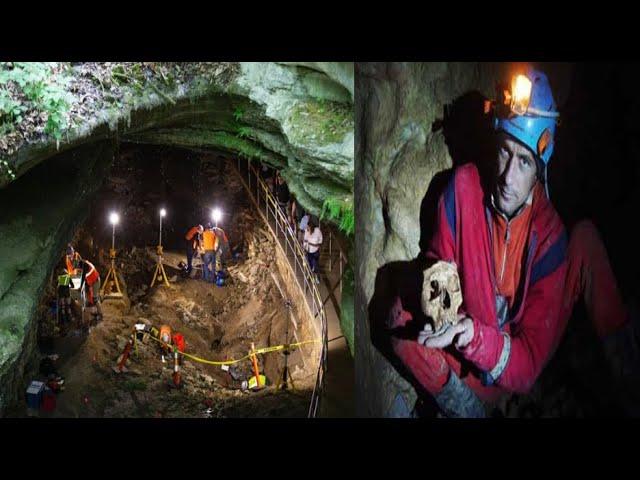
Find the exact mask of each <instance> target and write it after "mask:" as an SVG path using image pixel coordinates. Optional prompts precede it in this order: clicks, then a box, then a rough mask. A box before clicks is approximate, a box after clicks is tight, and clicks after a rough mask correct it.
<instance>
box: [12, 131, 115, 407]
mask: <svg viewBox="0 0 640 480" xmlns="http://www.w3.org/2000/svg"><path fill="white" fill-rule="evenodd" d="M113 153H114V145H113V144H112V143H111V142H98V143H95V144H93V145H90V146H84V147H81V148H78V149H76V150H73V151H70V152H65V153H63V154H60V155H57V156H55V157H54V158H52V159H51V160H50V161H49V162H47V163H45V164H42V165H40V166H38V167H36V168H34V169H33V170H31V171H30V172H29V173H28V174H26V175H24V176H23V177H22V178H20V179H19V180H18V181H16V182H13V183H12V184H11V185H10V186H9V187H8V188H5V189H2V190H0V205H2V208H1V209H0V239H2V241H0V259H1V260H0V266H1V268H0V416H1V415H2V412H3V411H4V409H5V408H6V407H7V406H8V405H10V404H11V403H12V402H13V401H16V400H17V399H18V398H20V395H22V394H23V393H24V391H23V387H25V388H26V385H23V383H22V376H23V374H24V373H25V369H26V370H28V369H29V368H31V366H32V363H33V360H34V358H33V353H34V350H35V344H36V331H37V321H35V319H34V316H35V314H36V309H37V306H38V302H39V300H40V297H41V294H42V289H43V288H44V285H45V282H46V281H48V280H49V278H50V273H51V270H52V268H53V267H54V265H55V264H56V263H57V262H58V261H59V260H60V257H59V255H60V252H61V251H63V247H64V245H65V243H66V241H67V239H68V238H69V237H70V235H71V233H72V231H73V230H74V229H75V228H76V227H77V226H78V225H80V224H81V223H82V221H83V220H84V218H85V216H86V215H87V213H88V211H89V208H88V207H89V205H90V202H91V200H92V197H93V195H94V194H95V193H96V191H97V190H98V187H99V186H100V184H101V181H102V178H103V177H104V175H105V173H106V171H107V169H108V167H109V165H110V164H111V162H112V161H113ZM53 273H54V275H57V274H58V273H59V272H53Z"/></svg>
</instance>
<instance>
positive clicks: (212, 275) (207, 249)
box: [202, 222, 218, 283]
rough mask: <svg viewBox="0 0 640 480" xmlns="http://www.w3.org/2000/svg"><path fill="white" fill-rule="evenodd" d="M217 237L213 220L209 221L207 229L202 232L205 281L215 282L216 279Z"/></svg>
mask: <svg viewBox="0 0 640 480" xmlns="http://www.w3.org/2000/svg"><path fill="white" fill-rule="evenodd" d="M217 243H218V242H217V237H216V234H215V232H214V231H213V225H212V224H211V222H209V223H207V229H206V230H205V231H204V232H203V233H202V248H203V250H204V255H203V256H202V262H203V263H202V275H203V278H204V281H205V282H209V283H214V282H215V281H216V248H217Z"/></svg>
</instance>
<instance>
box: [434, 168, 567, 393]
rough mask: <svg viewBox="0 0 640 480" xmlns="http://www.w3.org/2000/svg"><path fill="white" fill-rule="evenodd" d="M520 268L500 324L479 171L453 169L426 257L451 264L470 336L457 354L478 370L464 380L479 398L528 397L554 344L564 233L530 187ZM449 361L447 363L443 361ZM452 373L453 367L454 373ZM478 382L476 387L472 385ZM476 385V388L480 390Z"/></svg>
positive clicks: (548, 205)
mask: <svg viewBox="0 0 640 480" xmlns="http://www.w3.org/2000/svg"><path fill="white" fill-rule="evenodd" d="M536 190H537V194H536V195H535V196H534V199H533V205H532V212H531V217H532V218H531V227H530V231H529V235H528V238H527V245H526V248H525V252H526V253H525V263H524V264H523V267H522V275H521V281H520V284H519V286H518V289H517V291H516V297H515V301H514V302H513V306H512V307H511V308H510V309H509V312H508V320H507V321H506V323H505V324H504V325H503V326H502V328H501V327H500V326H499V321H498V315H497V306H496V292H497V287H496V276H495V262H494V258H493V249H492V245H491V241H492V240H491V238H492V235H491V232H490V225H491V223H490V221H489V215H490V211H489V210H488V208H489V206H488V205H489V204H490V201H489V198H488V197H485V194H484V192H483V189H482V187H481V183H480V176H479V173H478V170H477V168H476V166H475V165H473V164H466V165H463V166H461V167H458V168H457V169H456V170H455V172H454V175H453V177H452V179H451V181H450V183H449V185H448V186H447V188H446V189H445V191H444V193H443V195H442V196H441V198H440V200H439V204H438V214H437V220H436V231H435V232H434V235H433V237H432V239H431V243H430V244H429V249H428V251H427V257H428V258H431V259H441V260H446V261H453V262H455V263H456V265H457V266H458V272H459V274H460V282H461V286H462V293H463V304H462V306H461V308H460V311H461V312H465V313H467V314H468V315H469V316H470V317H471V318H472V320H473V326H474V337H473V339H472V340H471V342H470V343H469V345H467V347H465V348H464V349H462V350H461V351H460V352H458V353H457V354H454V355H450V354H449V353H447V356H451V357H455V356H457V355H462V357H463V358H464V359H466V360H468V361H469V362H471V363H472V364H473V365H475V366H476V367H477V369H478V372H474V371H473V370H472V371H471V373H470V375H472V376H474V377H476V379H475V381H474V379H469V380H466V381H467V383H468V384H469V385H470V386H471V387H472V388H474V390H476V392H477V393H480V396H481V398H482V397H484V398H487V397H494V395H495V394H496V392H495V391H494V392H490V391H486V389H489V390H495V389H496V386H497V387H500V388H499V389H498V390H503V389H504V390H508V391H514V392H519V393H525V392H527V391H528V390H529V389H530V388H531V387H532V385H533V384H534V382H535V380H536V378H537V377H538V375H539V374H540V372H541V371H542V368H543V367H544V365H545V364H546V362H547V361H548V360H549V358H550V357H551V354H552V353H553V351H554V350H555V348H556V347H557V344H558V341H559V340H560V336H561V334H562V331H561V328H560V322H559V319H560V312H561V305H562V301H563V287H564V282H565V275H566V270H567V261H566V249H567V235H566V231H565V229H564V226H563V225H562V222H561V220H560V217H559V216H558V214H557V213H556V211H555V209H554V208H553V205H552V204H551V202H550V201H549V199H547V197H546V196H545V195H544V193H543V192H542V190H543V189H536ZM448 361H449V360H448ZM456 370H458V368H456ZM478 379H479V380H480V382H477V380H478ZM479 383H480V384H481V385H479Z"/></svg>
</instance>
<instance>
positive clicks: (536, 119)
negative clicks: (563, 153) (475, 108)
mask: <svg viewBox="0 0 640 480" xmlns="http://www.w3.org/2000/svg"><path fill="white" fill-rule="evenodd" d="M507 101H509V102H510V108H509V111H508V113H505V114H502V115H500V114H498V115H496V117H495V119H494V128H495V130H496V131H503V132H506V133H508V134H509V135H511V136H513V137H514V138H516V139H517V140H519V141H520V142H522V143H523V144H525V145H526V146H527V147H529V149H530V150H531V151H532V152H533V154H534V155H535V156H536V157H537V158H538V159H539V160H540V161H542V166H543V167H544V170H545V173H546V167H547V165H548V164H549V160H550V158H551V154H552V153H553V147H554V137H555V133H556V124H557V118H558V116H559V114H558V112H557V111H556V104H555V102H554V100H553V95H552V93H551V86H550V85H549V80H548V79H547V76H546V75H545V74H544V73H542V72H540V71H538V70H534V69H532V68H529V69H528V70H527V71H526V72H525V73H524V75H517V76H515V77H514V78H513V82H512V88H511V92H510V93H509V95H508V96H507Z"/></svg>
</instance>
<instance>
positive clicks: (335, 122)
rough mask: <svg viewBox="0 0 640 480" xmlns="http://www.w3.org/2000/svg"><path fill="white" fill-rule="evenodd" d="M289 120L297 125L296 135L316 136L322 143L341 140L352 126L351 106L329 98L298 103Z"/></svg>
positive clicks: (304, 136)
mask: <svg viewBox="0 0 640 480" xmlns="http://www.w3.org/2000/svg"><path fill="white" fill-rule="evenodd" d="M291 120H292V122H293V123H295V124H296V125H297V126H298V131H297V132H296V136H298V137H299V138H309V137H311V138H316V139H317V140H318V141H319V142H320V143H322V144H327V143H336V142H342V141H343V139H344V136H345V135H346V134H347V132H349V131H353V127H354V122H353V110H352V108H351V106H350V105H348V104H343V103H338V102H332V101H329V100H308V101H306V102H300V103H298V105H296V106H295V107H294V109H293V111H292V117H291Z"/></svg>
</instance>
